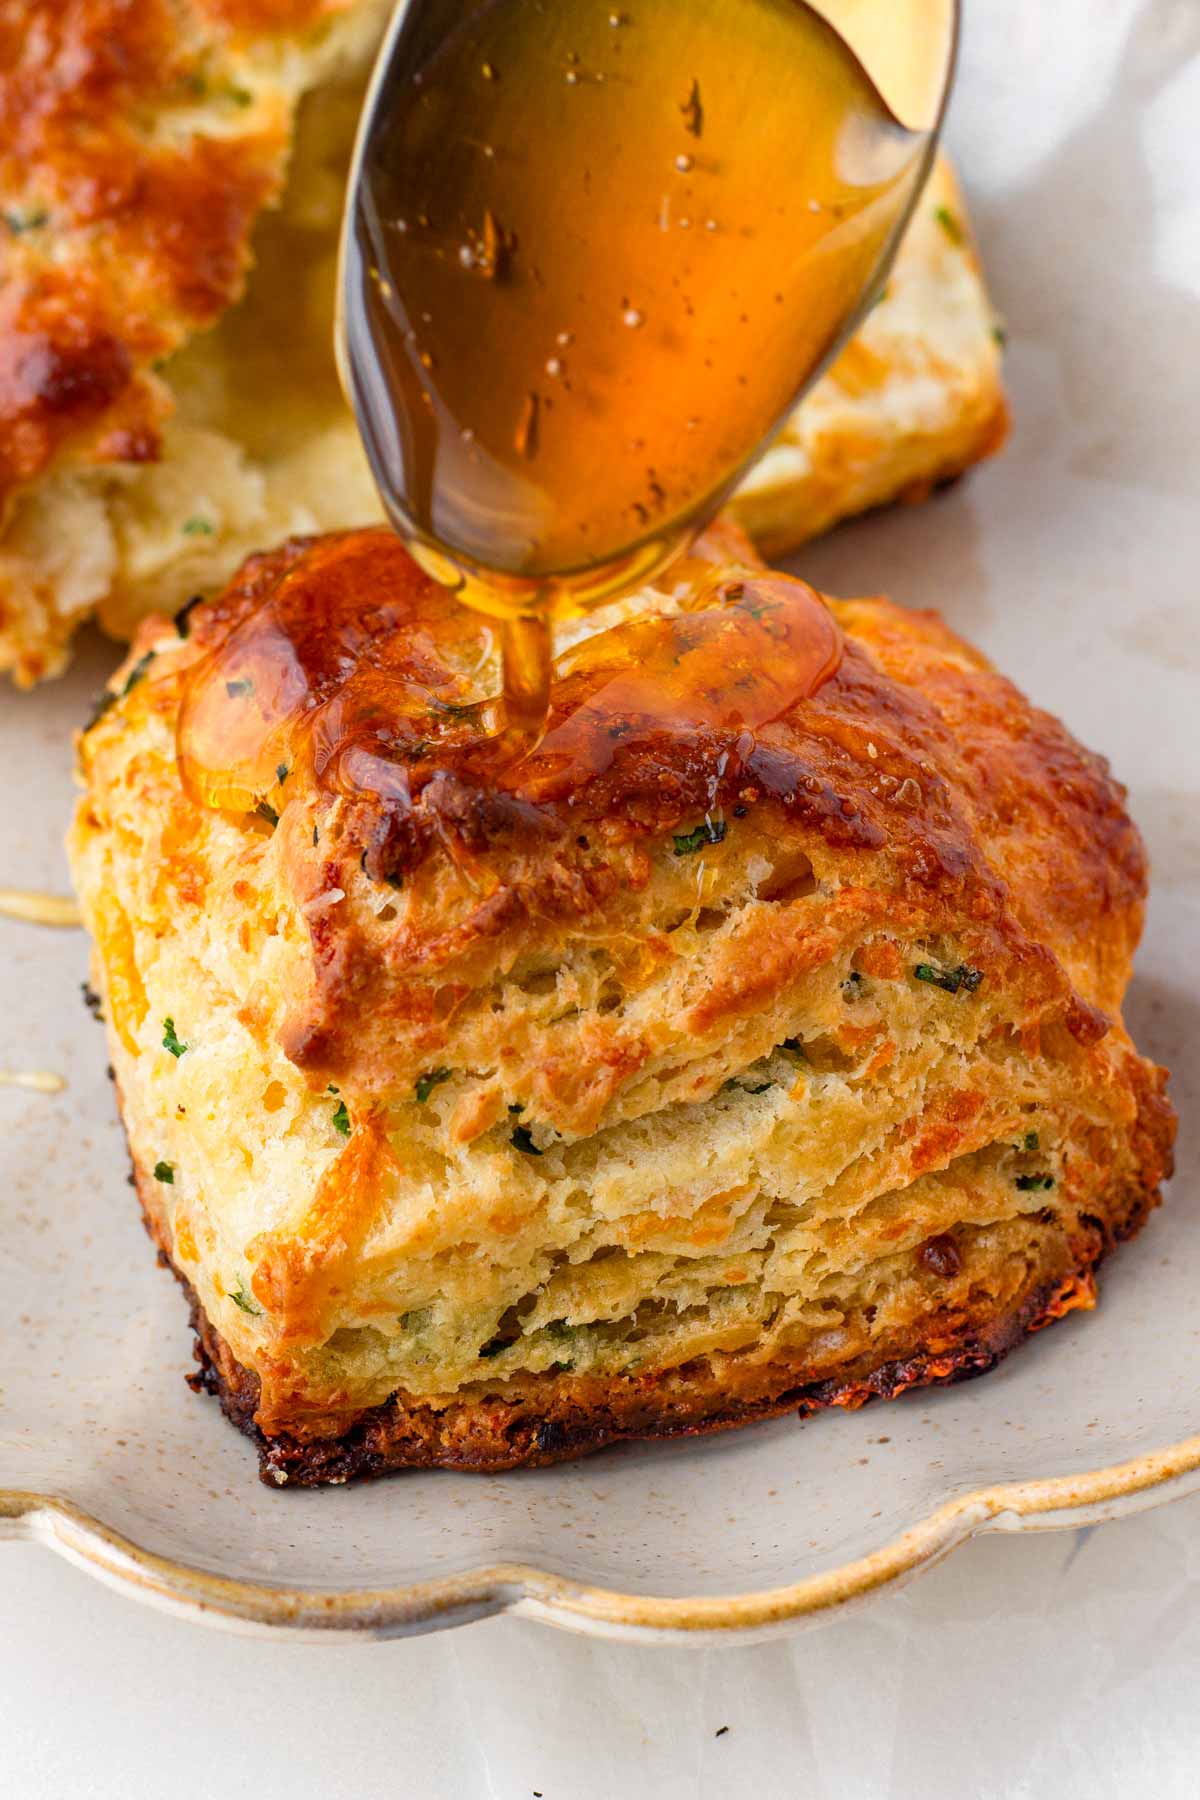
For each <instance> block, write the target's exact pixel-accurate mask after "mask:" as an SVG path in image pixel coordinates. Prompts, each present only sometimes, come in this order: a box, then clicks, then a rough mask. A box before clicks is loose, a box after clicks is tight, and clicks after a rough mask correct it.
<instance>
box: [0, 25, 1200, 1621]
mask: <svg viewBox="0 0 1200 1800" xmlns="http://www.w3.org/2000/svg"><path fill="white" fill-rule="evenodd" d="M967 14H968V16H967V31H966V42H965V49H964V57H963V67H962V72H961V78H960V84H959V91H958V95H957V98H956V101H955V106H954V114H953V120H952V129H951V141H952V144H953V146H954V148H955V149H956V151H957V155H958V159H959V163H960V166H961V167H962V168H963V169H964V170H965V171H966V175H967V179H968V184H969V187H970V190H971V197H972V203H973V211H974V217H975V221H976V224H977V226H978V230H979V235H980V238H981V241H982V244H983V246H984V250H985V255H986V259H987V262H988V265H989V270H990V274H991V279H992V284H993V288H994V291H995V294H996V297H997V300H998V302H999V304H1000V306H1001V308H1002V309H1003V311H1004V313H1005V314H1006V316H1007V319H1008V323H1009V330H1010V353H1009V365H1008V366H1009V381H1010V388H1011V393H1012V398H1013V407H1014V414H1015V421H1016V426H1015V431H1014V435H1013V439H1012V442H1011V445H1010V447H1009V448H1008V450H1007V452H1006V453H1005V455H1004V456H1003V457H1002V458H1001V459H1000V460H999V461H997V462H995V463H993V464H990V465H989V466H987V467H986V468H984V469H982V470H980V471H979V472H978V473H977V474H976V475H974V476H973V477H972V478H971V479H970V480H969V481H967V482H965V483H963V484H961V485H960V486H959V487H958V488H956V489H954V490H953V491H952V492H950V493H947V494H945V495H943V496H942V497H940V498H939V499H938V500H936V501H935V502H933V503H932V504H931V505H929V506H927V507H922V508H914V509H907V510H901V511H898V512H895V513H892V514H889V515H886V516H880V517H877V518H873V519H869V520H865V521H863V522H862V523H860V524H858V525H856V526H854V527H852V528H850V529H847V530H843V531H842V532H840V533H838V534H837V535H836V536H835V537H833V538H831V539H829V540H827V541H826V542H824V543H822V544H819V545H817V546H814V547H813V548H812V549H811V550H810V551H809V552H808V553H806V555H805V556H804V557H802V558H801V559H800V561H799V563H798V565H797V566H798V568H799V569H800V570H801V571H802V572H803V573H805V574H806V575H808V576H809V577H810V578H811V579H813V580H814V581H816V582H817V583H818V584H821V585H824V586H826V587H828V588H829V589H830V590H831V591H834V592H841V593H854V592H870V591H877V590H880V589H885V590H887V591H889V592H891V593H892V594H893V595H894V596H895V597H896V598H898V599H899V600H902V601H904V602H907V603H910V604H914V605H934V606H938V607H940V608H942V609H943V610H944V611H945V612H946V613H947V615H948V616H949V618H950V619H951V621H952V622H953V623H954V624H955V625H957V626H958V627H959V628H960V629H961V630H963V631H964V632H965V633H966V634H967V635H968V636H970V637H972V638H974V639H976V640H977V641H978V642H980V643H982V644H983V646H984V647H985V648H986V649H988V650H989V651H990V652H991V653H992V654H993V655H994V656H995V658H996V659H997V661H998V662H999V663H1000V664H1001V666H1002V667H1004V668H1005V669H1006V670H1008V671H1009V672H1010V673H1012V674H1013V675H1015V676H1016V678H1017V679H1018V680H1019V681H1020V682H1021V683H1022V685H1023V686H1024V687H1025V688H1026V689H1027V690H1028V691H1029V692H1030V693H1031V694H1032V695H1033V696H1034V698H1035V699H1037V700H1038V701H1040V702H1042V703H1043V704H1045V705H1046V706H1049V707H1050V708H1052V709H1053V710H1054V711H1055V712H1057V713H1059V714H1061V715H1062V716H1063V717H1064V718H1065V719H1066V720H1067V721H1068V723H1069V724H1070V725H1071V726H1072V727H1073V728H1074V729H1075V730H1076V731H1077V732H1078V733H1079V735H1080V736H1081V737H1082V738H1083V739H1084V741H1085V742H1087V743H1089V744H1092V745H1096V746H1098V747H1100V748H1102V749H1104V750H1105V751H1107V753H1108V754H1109V755H1110V756H1111V758H1112V760H1113V762H1114V764H1115V766H1116V768H1117V770H1118V771H1119V772H1120V774H1121V775H1122V776H1123V777H1124V779H1125V780H1126V781H1127V782H1128V783H1129V785H1130V789H1131V796H1132V807H1133V811H1134V813H1135V815H1136V817H1137V818H1138V820H1139V821H1140V823H1141V825H1142V828H1143V830H1144V832H1145V834H1146V837H1147V840H1148V842H1149V845H1150V849H1151V853H1152V856H1153V859H1154V864H1155V890H1154V898H1153V902H1152V905H1151V909H1150V916H1149V920H1148V925H1147V933H1146V941H1145V945H1144V947H1143V950H1142V953H1141V956H1140V959H1139V963H1138V973H1137V977H1136V980H1135V983H1134V987H1133V991H1132V994H1131V997H1130V1003H1129V1015H1130V1023H1131V1025H1132V1028H1133V1031H1134V1034H1135V1036H1136V1037H1137V1040H1138V1042H1139V1044H1140V1045H1141V1046H1142V1047H1143V1048H1144V1049H1145V1050H1146V1051H1147V1052H1149V1053H1150V1054H1151V1055H1153V1056H1156V1057H1157V1058H1159V1059H1160V1060H1161V1061H1163V1062H1166V1063H1167V1064H1168V1065H1170V1067H1171V1068H1172V1070H1173V1071H1174V1087H1173V1091H1174V1095H1175V1100H1176V1103H1177V1105H1178V1107H1179V1109H1180V1112H1181V1114H1182V1116H1183V1120H1184V1130H1183V1133H1182V1139H1181V1157H1180V1172H1179V1175H1178V1177H1177V1179H1176V1182H1175V1184H1174V1188H1173V1191H1172V1192H1171V1194H1170V1195H1169V1198H1168V1203H1167V1205H1166V1206H1165V1207H1164V1209H1163V1210H1162V1211H1161V1212H1160V1213H1159V1214H1157V1215H1156V1216H1155V1218H1154V1219H1153V1220H1152V1222H1151V1224H1150V1226H1149V1228H1148V1229H1147V1230H1146V1232H1145V1233H1144V1234H1143V1236H1142V1237H1141V1239H1140V1240H1139V1241H1138V1242H1137V1243H1135V1244H1133V1245H1131V1246H1129V1247H1128V1248H1127V1249H1126V1250H1124V1251H1122V1252H1121V1254H1120V1255H1118V1256H1117V1257H1116V1259H1115V1260H1114V1261H1113V1262H1112V1263H1111V1264H1110V1265H1109V1267H1108V1269H1107V1271H1106V1273H1105V1276H1104V1279H1103V1283H1102V1294H1101V1303H1100V1306H1099V1308H1098V1309H1097V1311H1095V1312H1094V1313H1091V1314H1088V1315H1079V1314H1076V1315H1074V1316H1073V1317H1071V1318H1069V1319H1068V1320H1066V1321H1064V1322H1063V1323H1062V1324H1059V1325H1056V1326H1055V1327H1054V1328H1053V1329H1052V1330H1050V1331H1047V1332H1044V1333H1042V1334H1041V1335H1040V1336H1039V1337H1037V1338H1035V1339H1034V1340H1033V1341H1032V1342H1031V1343H1030V1344H1028V1345H1027V1346H1026V1347H1025V1348H1023V1349H1022V1350H1021V1351H1020V1352H1018V1353H1017V1354H1015V1355H1014V1356H1012V1357H1011V1358H1010V1359H1009V1361H1008V1362H1006V1363H1005V1364H1004V1365H1003V1366H1002V1367H1001V1368H999V1369H998V1370H996V1371H995V1372H994V1373H993V1374H991V1375H989V1376H988V1377H987V1378H986V1379H984V1380H982V1381H978V1382H974V1383H970V1384H968V1385H966V1386H963V1387H959V1388H954V1389H950V1390H948V1391H946V1392H943V1393H936V1394H915V1395H910V1396H908V1397H907V1398H905V1399H903V1400H900V1401H897V1402H895V1403H893V1404H891V1405H889V1406H872V1407H868V1408H867V1409H865V1410H864V1411H862V1412H859V1413H856V1414H832V1415H826V1416H824V1417H821V1418H818V1419H815V1420H813V1421H811V1422H810V1423H808V1424H805V1425H800V1424H798V1423H797V1422H796V1421H795V1420H793V1419H782V1420H777V1421H775V1422H774V1423H772V1424H767V1425H762V1426H758V1427H755V1428H752V1429H749V1430H746V1431H742V1432H740V1433H733V1434H729V1435H726V1436H723V1437H718V1438H715V1439H710V1440H708V1441H699V1442H696V1443H679V1444H674V1445H663V1446H656V1447H651V1448H639V1447H630V1448H625V1449H621V1450H615V1451H610V1452H608V1453H606V1454H604V1455H602V1456H599V1457H596V1458H594V1459H592V1460H590V1461H585V1462H581V1463H576V1464H573V1465H570V1466H567V1467H563V1468H558V1469H552V1470H546V1471H537V1472H526V1473H521V1474H516V1475H505V1476H500V1477H481V1476H461V1475H450V1474H416V1475H409V1476H404V1477H400V1478H399V1479H394V1480H391V1481H387V1482H382V1483H378V1484H375V1485H373V1486H372V1485H368V1486H365V1487H361V1488H351V1489H334V1490H331V1491H329V1492H324V1493H304V1492H279V1491H276V1490H271V1491H268V1490H267V1489H265V1488H263V1487H260V1485H259V1483H258V1480H257V1477H256V1473H255V1465H254V1456H253V1453H252V1451H251V1449H250V1447H249V1446H248V1445H247V1444H246V1443H245V1442H244V1441H243V1440H242V1439H241V1438H239V1437H238V1436H236V1435H235V1434H234V1432H233V1431H232V1430H231V1429H230V1428H229V1427H228V1426H227V1425H226V1424H225V1423H224V1421H223V1419H222V1418H221V1416H220V1413H219V1412H218V1410H217V1408H216V1406H215V1405H214V1404H213V1403H212V1402H211V1401H209V1400H207V1399H203V1398H197V1397H195V1396H193V1395H192V1394H191V1393H190V1392H189V1391H188V1389H187V1388H186V1387H185V1386H184V1382H183V1375H184V1373H185V1371H186V1370H187V1369H188V1368H189V1367H190V1345H189V1338H188V1333H187V1331H186V1328H185V1320H184V1315H183V1309H182V1305H181V1301H180V1297H179V1295H178V1293H177V1291H176V1288H175V1284H174V1282H173V1281H171V1280H170V1279H169V1278H168V1276H166V1275H165V1274H163V1273H162V1272H161V1271H160V1270H158V1269H157V1268H156V1267H155V1262H154V1257H153V1254H152V1252H151V1249H150V1246H149V1242H148V1240H147V1238H146V1237H145V1235H144V1233H143V1231H142V1228H141V1226H140V1224H139V1222H138V1215H137V1207H136V1203H135V1201H134V1197H133V1195H132V1193H131V1192H130V1190H129V1188H128V1187H127V1186H126V1185H125V1170H126V1167H127V1163H126V1159H125V1150H124V1144H123V1141H122V1137H121V1133H120V1131H119V1129H118V1126H117V1123H116V1120H115V1117H114V1112H113V1104H112V1096H111V1091H110V1087H109V1084H108V1082H107V1081H106V1080H105V1077H104V1049H103V1042H102V1038H101V1035H100V1032H99V1031H98V1029H97V1028H96V1026H94V1025H93V1024H92V1022H91V1020H90V1019H89V1018H88V1015H87V1013H86V1012H85V1010H84V1008H83V1005H82V1003H81V999H80V994H79V984H80V981H81V980H82V978H83V975H84V972H85V949H84V944H83V941H82V938H81V936H80V935H79V934H78V933H52V932H49V931H46V930H43V929H39V928H35V927H32V926H24V925H21V924H17V923H12V922H3V921H0V967H2V968H3V974H4V991H3V998H2V1004H0V1067H8V1068H24V1069H34V1068H43V1069H48V1070H53V1071H57V1072H58V1073H60V1074H61V1075H63V1076H64V1077H65V1078H66V1081H67V1086H66V1088H65V1090H64V1091H63V1092H61V1093H59V1094H53V1095H51V1094H42V1093H34V1092H24V1091H21V1090H17V1089H12V1088H4V1089H0V1169H2V1170H3V1181H2V1183H0V1232H2V1245H3V1253H2V1256H0V1488H7V1489H9V1490H13V1491H12V1492H10V1493H8V1494H7V1495H3V1496H0V1530H3V1529H7V1530H8V1531H10V1532H15V1533H25V1534H32V1535H34V1536H36V1537H39V1538H41V1539H43V1540H44V1541H45V1542H47V1543H49V1544H51V1545H52V1546H53V1547H55V1548H57V1549H59V1550H60V1551H62V1552H63V1553H64V1554H66V1555H68V1556H69V1557H71V1558H72V1559H74V1560H76V1561H78V1562H82V1563H84V1564H85V1565H86V1566H87V1567H88V1568H89V1569H90V1570H92V1571H93V1572H95V1573H96V1574H98V1575H100V1576H102V1577H104V1578H105V1579H107V1580H109V1581H112V1582H115V1583H118V1584H123V1585H125V1586H126V1587H128V1589H129V1590H130V1591H131V1592H134V1593H136V1594H138V1595H140V1596H141V1597H143V1598H147V1599H153V1600H155V1601H158V1602H160V1603H162V1604H165V1605H168V1606H173V1607H175V1608H176V1609H178V1610H183V1611H186V1612H188V1613H189V1614H191V1615H193V1616H196V1617H208V1618H216V1619H220V1620H221V1621H224V1622H233V1623H238V1624H241V1625H243V1626H248V1627H251V1628H260V1629H272V1628H285V1629H289V1630H293V1631H302V1632H303V1631H307V1632H310V1633H322V1632H323V1633H330V1632H334V1633H336V1632H338V1631H363V1632H368V1633H372V1632H373V1633H389V1632H401V1631H410V1630H422V1629H430V1628H433V1627H435V1626H438V1625H443V1624H454V1623H458V1622H461V1621H462V1620H465V1619H469V1618H472V1617H475V1616H477V1615H479V1614H481V1613H485V1612H490V1611H495V1610H498V1609H500V1608H504V1607H514V1608H516V1609H517V1610H519V1611H524V1612H527V1613H535V1614H537V1615H538V1616H540V1617H542V1618H545V1619H549V1620H551V1621H553V1622H554V1623H557V1624H564V1625H573V1626H576V1627H579V1628H590V1629H596V1630H602V1631H609V1632H613V1633H617V1632H634V1633H642V1634H654V1633H661V1632H664V1631H666V1632H671V1631H677V1632H691V1633H713V1632H715V1633H722V1632H730V1631H734V1630H765V1629H768V1628H771V1627H774V1626H779V1625H782V1624H786V1623H789V1622H794V1621H796V1620H799V1619H803V1618H812V1617H814V1616H815V1615H817V1614H818V1613H820V1612H821V1611H822V1610H823V1609H826V1608H828V1607H830V1606H832V1605H834V1604H837V1603H840V1602H842V1601H844V1600H847V1599H849V1598H851V1597H853V1596H856V1595H861V1594H864V1593H865V1592H867V1591H868V1590H870V1589H871V1588H873V1587H876V1586H878V1585H879V1584H880V1583H881V1582H884V1581H886V1580H889V1579H892V1578H895V1577H897V1576H900V1575H903V1574H905V1573H908V1572H911V1571H912V1570H914V1569H915V1568H918V1567H919V1566H921V1565H922V1564H923V1563H926V1562H928V1561H929V1560H931V1559H932V1558H934V1557H936V1556H938V1555H939V1554H941V1553H943V1552H944V1551H945V1550H946V1549H947V1548H949V1547H950V1546H952V1545H953V1544H954V1543H956V1542H958V1541H960V1540H961V1539H962V1538H963V1537H965V1536H966V1535H968V1534H969V1533H970V1532H972V1531H975V1530H979V1529H983V1528H997V1527H999V1528H1003V1529H1016V1528H1018V1527H1023V1526H1040V1525H1048V1524H1059V1523H1072V1524H1076V1523H1080V1522H1083V1521H1086V1520H1089V1519H1097V1518H1103V1517H1107V1516H1109V1515H1111V1514H1112V1513H1114V1512H1116V1511H1118V1510H1123V1509H1127V1508H1129V1507H1133V1506H1137V1505H1140V1504H1149V1503H1151V1502H1153V1501H1155V1500H1159V1499H1165V1498H1168V1497H1170V1496H1172V1495H1175V1494H1180V1493H1183V1492H1185V1491H1187V1490H1188V1489H1190V1488H1197V1487H1200V1436H1197V1435H1196V1434H1197V1433H1200V1324H1198V1321H1197V1315H1196V1308H1195V1303H1194V1274H1193V1271H1194V1269H1195V1268H1196V1266H1197V1258H1198V1256H1200V1184H1198V1183H1197V1179H1196V1175H1197V1170H1196V1160H1195V1151H1194V1147H1193V1142H1192V1136H1191V1133H1190V1130H1189V1129H1188V1122H1189V1120H1190V1119H1191V1117H1192V1116H1193V1102H1194V1097H1195V1091H1196V1086H1197V1080H1198V1077H1200V956H1198V955H1197V947H1198V944H1200V805H1198V799H1200V794H1198V789H1200V612H1198V607H1197V599H1196V569H1197V567H1200V509H1198V508H1197V485H1198V482H1197V469H1198V456H1200V452H1198V449H1197V446H1198V445H1200V354H1198V346H1200V331H1198V329H1197V327H1198V325H1200V305H1198V300H1197V292H1198V290H1200V177H1198V173H1197V163H1198V160H1200V159H1198V158H1197V156H1196V150H1195V137H1194V122H1195V119H1196V118H1197V117H1198V116H1200V8H1197V7H1196V5H1195V4H1194V0H1158V3H1154V0H1143V3H1141V4H1139V3H1138V0H1103V4H1098V3H1097V0H1070V3H1068V0H1059V4H1058V5H1056V6H1054V7H1049V6H1047V5H1046V4H1045V0H973V4H972V3H971V0H968V7H967ZM111 661H112V650H111V647H107V646H105V645H103V644H101V643H100V641H99V640H94V641H93V642H91V643H90V644H88V645H86V646H85V648H84V651H83V653H82V654H81V656H80V658H79V661H78V663H77V665H76V667H75V670H74V671H73V673H72V674H71V676H70V677H69V678H68V679H67V680H66V681H65V682H62V683H59V684H57V685H55V686H53V687H50V688H47V689H45V690H43V691H41V692H38V693H35V694H33V695H30V696H22V697H13V696H12V695H11V694H9V693H5V694H4V695H3V697H2V698H0V767H2V768H3V770H4V778H5V784H6V792H5V804H4V806H3V809H2V810H0V885H4V884H19V885H21V886H26V887H36V886H43V885H44V886H48V887H51V888H57V889H60V890H61V889H63V887H64V884H65V870H64V864H63V858H62V854H61V851H60V847H59V846H60V837H61V832H62V828H63V823H64V819H65V816H66V813H67V809H68V807H69V804H70V800H71V779H70V768H69V763H70V755H69V750H68V733H69V730H70V728H71V727H72V725H73V724H75V723H76V722H77V721H78V720H79V719H80V718H81V716H82V715H83V713H84V710H85V707H86V702H87V699H88V697H89V696H90V694H91V693H92V691H93V690H94V689H95V688H96V687H97V685H98V684H99V682H100V680H101V679H102V677H103V675H104V673H105V672H106V669H107V667H108V666H109V665H110V663H111ZM1046 879H1047V881H1053V879H1054V871H1053V869H1047V870H1046ZM5 1521H7V1524H5Z"/></svg>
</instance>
